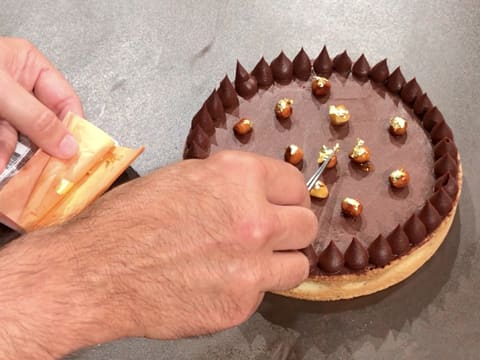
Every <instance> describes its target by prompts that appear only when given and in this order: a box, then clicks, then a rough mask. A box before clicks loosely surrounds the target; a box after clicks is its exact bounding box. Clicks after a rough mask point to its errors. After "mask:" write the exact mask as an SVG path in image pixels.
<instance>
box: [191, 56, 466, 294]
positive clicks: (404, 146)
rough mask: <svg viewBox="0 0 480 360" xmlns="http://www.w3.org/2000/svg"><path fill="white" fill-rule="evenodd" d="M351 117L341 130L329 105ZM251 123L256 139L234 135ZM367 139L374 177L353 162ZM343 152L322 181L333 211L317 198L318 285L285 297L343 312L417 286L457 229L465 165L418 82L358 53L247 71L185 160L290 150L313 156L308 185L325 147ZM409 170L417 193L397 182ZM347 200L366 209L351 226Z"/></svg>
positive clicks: (201, 116) (212, 112) (197, 132)
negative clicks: (336, 306) (394, 130)
mask: <svg viewBox="0 0 480 360" xmlns="http://www.w3.org/2000/svg"><path fill="white" fill-rule="evenodd" d="M313 76H322V77H325V78H328V79H329V81H330V85H331V88H330V93H329V94H328V95H325V96H315V95H314V94H313V93H312V87H311V82H312V77H313ZM282 98H288V99H292V100H293V113H292V115H291V116H290V118H289V119H287V120H285V121H279V120H278V119H277V118H276V116H275V113H274V108H275V105H276V103H277V101H278V100H280V99H282ZM339 104H342V105H344V106H345V107H346V108H347V109H348V110H349V112H350V115H351V118H350V120H349V121H348V122H347V123H346V124H344V125H340V126H334V125H331V123H330V120H329V114H328V111H329V106H330V105H339ZM395 116H399V117H402V118H404V119H406V120H407V122H408V131H407V133H406V134H405V135H402V136H395V135H392V134H391V133H390V132H389V120H390V119H391V118H392V117H395ZM243 117H247V118H249V119H251V120H252V121H253V124H254V126H253V131H252V132H250V133H248V134H247V135H242V136H239V135H237V134H235V133H234V131H233V130H232V129H233V126H234V124H235V123H236V122H237V121H238V120H239V119H240V118H243ZM357 138H361V139H362V140H364V141H365V143H366V144H367V145H368V147H369V148H370V152H371V159H370V161H369V163H368V166H367V167H365V166H360V165H358V164H356V163H354V162H352V161H351V160H350V159H349V157H348V154H349V152H350V151H351V149H352V148H353V146H354V145H355V143H356V140H357ZM335 143H338V144H339V145H340V147H341V149H342V151H341V152H340V153H339V154H337V159H338V163H337V165H336V167H334V168H332V169H327V170H326V171H325V172H324V173H323V175H322V181H323V182H325V184H327V186H328V188H329V193H330V194H329V197H328V198H327V199H323V200H321V199H316V198H312V209H313V211H314V212H315V213H316V214H317V216H318V219H319V233H318V236H317V239H316V240H315V241H314V243H313V244H312V245H311V246H310V247H309V248H307V249H304V253H305V254H306V255H307V257H308V258H309V261H310V264H311V267H310V276H309V278H308V280H307V281H305V282H304V283H302V284H301V285H299V286H298V287H296V288H295V289H291V290H289V291H285V292H281V294H283V295H286V296H291V297H297V298H302V299H309V300H336V299H347V298H353V297H357V296H361V295H367V294H371V293H374V292H376V291H379V290H382V289H385V288H387V287H389V286H392V285H394V284H396V283H398V282H400V281H402V280H403V279H405V278H407V277H408V276H410V275H411V274H413V273H414V272H415V271H416V270H417V269H418V268H419V267H421V266H422V265H423V264H424V263H425V262H426V261H427V260H428V259H429V258H430V257H431V256H432V255H433V254H434V253H435V251H436V250H437V249H438V247H439V246H440V245H441V243H442V241H443V240H444V238H445V237H446V234H447V232H448V230H449V228H450V226H451V224H452V221H453V218H454V215H455V211H456V208H457V204H458V199H459V196H460V191H461V187H462V170H461V165H460V157H459V154H458V150H457V147H456V145H455V141H454V138H453V133H452V130H451V129H450V127H449V126H448V124H447V123H446V121H445V119H444V117H443V115H442V113H441V112H440V110H438V108H437V107H435V106H434V105H433V104H432V103H431V101H430V99H429V98H428V95H427V94H426V93H424V92H423V91H422V89H421V88H420V86H419V84H418V83H417V81H416V79H415V78H413V79H411V80H408V81H407V80H406V79H405V78H404V76H403V74H402V72H401V70H400V68H396V69H395V70H394V71H393V72H390V70H389V68H388V64H387V60H386V59H384V60H382V61H380V62H378V63H377V64H376V65H374V66H370V65H369V63H368V61H367V59H366V58H365V56H364V55H362V56H360V58H359V59H358V60H357V61H355V62H352V60H351V59H350V57H349V56H348V54H347V52H346V51H345V52H343V53H341V54H339V55H337V56H335V57H334V58H333V59H332V58H331V57H330V55H329V54H328V51H327V49H326V47H324V48H323V49H322V51H321V52H320V53H319V55H318V57H317V58H315V59H313V60H311V59H310V57H309V56H308V55H307V54H306V53H305V51H304V50H303V49H302V50H300V52H299V53H298V54H297V55H296V56H295V58H294V59H293V61H292V60H290V59H289V58H288V57H287V56H286V55H285V54H284V53H283V52H282V53H281V54H280V55H279V56H278V57H277V58H275V59H274V60H273V61H272V62H271V63H270V64H268V63H267V62H266V61H265V59H264V58H262V59H261V60H260V61H259V62H258V64H257V65H256V66H255V68H254V69H253V70H252V71H251V72H250V73H249V72H248V71H247V70H245V68H244V67H243V66H242V65H241V64H240V63H237V69H236V76H235V80H234V82H233V83H232V82H231V81H230V80H229V78H228V76H225V78H224V79H223V80H222V81H221V83H220V85H219V87H218V89H215V90H213V92H212V93H211V95H210V96H209V97H208V99H207V100H206V101H205V103H204V104H203V105H202V107H201V108H200V110H199V111H198V113H197V114H196V115H195V116H194V117H193V120H192V125H191V128H190V132H189V134H188V136H187V139H186V143H185V148H184V158H185V159H191V158H196V159H204V158H206V157H208V156H209V155H210V154H213V153H216V152H219V151H221V150H225V149H233V150H242V151H250V152H254V153H258V154H262V155H265V156H270V157H274V158H278V159H283V155H284V151H285V148H286V146H288V145H289V144H296V145H297V146H300V147H301V148H302V149H303V151H304V159H303V162H302V164H301V171H302V173H303V174H304V176H305V179H308V178H309V177H310V176H311V175H312V174H313V173H314V172H315V170H316V169H317V167H318V162H317V158H318V152H319V150H320V148H321V147H322V145H327V146H329V147H332V146H333V145H334V144H335ZM399 168H405V169H406V170H408V173H409V174H410V183H409V184H408V186H407V187H405V188H402V189H396V188H393V187H392V186H390V184H389V179H388V178H389V174H390V173H391V172H392V171H393V170H395V169H399ZM345 197H352V198H355V199H358V200H359V201H360V202H361V203H362V205H363V208H364V210H363V213H362V214H361V216H359V217H356V218H351V217H346V216H344V215H343V214H342V212H341V210H340V209H341V208H340V204H341V201H342V199H344V198H345Z"/></svg>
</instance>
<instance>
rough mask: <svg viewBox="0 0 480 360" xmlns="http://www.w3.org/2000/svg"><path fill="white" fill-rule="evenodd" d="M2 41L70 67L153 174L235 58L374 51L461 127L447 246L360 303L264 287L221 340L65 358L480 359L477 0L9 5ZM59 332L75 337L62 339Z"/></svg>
mask: <svg viewBox="0 0 480 360" xmlns="http://www.w3.org/2000/svg"><path fill="white" fill-rule="evenodd" d="M0 4H1V10H0V34H1V35H4V36H16V37H23V38H27V39H29V40H30V41H32V42H33V43H34V44H36V45H37V46H38V47H39V49H40V50H41V51H42V52H44V53H45V54H46V56H47V57H48V58H49V59H51V61H52V62H53V63H55V64H56V65H57V66H58V68H59V69H60V70H61V71H62V72H63V73H64V74H65V75H66V77H67V78H68V80H69V81H70V82H71V83H72V85H73V87H74V88H75V89H76V91H77V92H78V94H79V95H80V97H81V99H82V101H83V104H84V107H85V116H86V117H87V118H88V119H89V120H90V121H92V122H93V123H95V124H96V125H98V126H99V127H101V128H103V129H104V130H105V131H107V132H108V133H109V134H111V135H112V136H113V137H114V138H115V139H116V140H118V141H119V142H120V143H121V144H123V145H125V146H130V147H136V146H139V145H145V146H146V151H145V153H144V154H143V155H142V156H141V157H140V158H139V159H138V160H137V161H136V162H135V164H134V168H135V169H136V170H138V171H139V172H140V173H141V174H142V175H145V174H147V173H148V172H149V171H152V170H154V169H156V168H159V167H162V166H164V165H166V164H169V163H172V162H175V161H178V160H180V159H181V155H182V148H183V140H184V138H185V136H186V133H187V131H188V129H189V126H190V120H191V118H192V116H193V115H194V114H195V113H196V111H197V110H198V109H199V108H200V106H201V104H202V102H203V101H204V100H205V99H206V98H207V96H208V95H209V94H210V92H211V91H212V89H213V88H214V87H216V86H217V85H218V83H219V81H220V80H221V79H222V78H223V76H224V75H225V73H228V74H229V75H230V78H233V76H234V70H235V64H236V60H237V59H239V60H240V61H241V63H242V64H243V65H244V66H245V68H247V69H249V70H251V69H252V68H253V66H254V65H255V64H256V63H257V61H258V60H259V59H260V57H261V56H262V55H264V56H265V58H266V59H267V61H271V60H272V59H273V58H274V57H276V56H277V55H278V54H279V52H280V50H282V49H283V50H284V51H285V53H286V54H287V55H288V56H289V57H290V58H293V57H294V56H295V55H296V53H297V52H298V50H299V49H300V47H301V46H303V47H304V48H305V50H306V51H307V53H308V54H309V55H310V56H311V57H316V56H317V54H318V53H319V51H320V50H321V48H322V47H323V45H324V44H326V45H327V47H328V49H329V52H330V54H331V55H335V54H337V53H339V52H341V51H343V50H344V49H347V50H348V52H349V55H350V56H351V58H352V59H354V60H355V59H357V57H358V56H359V55H360V54H361V53H362V52H363V53H365V55H366V56H367V59H368V60H369V61H370V63H371V64H374V63H376V62H378V61H379V60H381V59H383V58H385V57H386V58H388V61H389V68H390V70H393V69H394V68H395V67H396V66H398V65H401V66H402V71H403V73H404V75H405V77H406V78H407V79H410V78H411V77H412V76H416V78H417V80H418V83H419V84H420V86H421V87H422V89H423V90H424V91H427V92H428V95H429V97H430V99H431V100H432V102H433V103H434V104H435V105H437V106H438V107H439V109H440V110H441V111H442V113H443V114H444V116H445V118H446V119H447V121H448V123H449V124H450V126H451V127H452V129H453V131H454V134H455V138H456V141H457V144H458V147H459V150H460V154H461V156H462V163H463V171H464V182H463V193H462V197H461V202H460V205H459V209H458V212H457V216H456V219H455V221H454V224H453V227H452V229H451V231H450V234H449V235H448V237H447V239H446V241H445V243H444V244H443V245H442V247H441V248H440V249H439V251H438V253H437V254H436V255H435V256H434V257H433V258H432V259H431V260H430V261H429V262H428V263H427V264H426V265H425V266H424V267H423V268H421V269H420V270H419V271H418V272H417V273H416V274H414V275H413V276H412V277H411V278H409V279H408V280H406V281H404V282H403V283H401V284H399V285H397V286H394V287H393V288H391V289H389V290H386V291H383V292H380V293H378V294H375V295H372V296H367V297H363V298H359V299H356V300H353V301H339V302H332V303H313V302H304V301H297V300H292V299H287V298H283V297H280V296H274V295H267V296H266V297H265V300H264V302H263V303H262V305H261V306H260V308H259V309H258V311H257V312H256V313H255V314H254V315H253V316H252V317H251V318H250V319H249V320H248V321H247V322H246V323H244V324H242V325H241V326H239V327H237V328H234V329H230V330H227V331H224V332H221V333H218V334H215V335H212V336H206V337H200V338H194V339H186V340H178V341H155V340H146V339H126V340H120V341H116V342H113V343H109V344H104V345H99V346H96V347H93V348H91V349H86V350H82V351H79V352H78V353H76V354H72V355H70V356H69V357H68V358H70V359H75V360H94V359H96V360H99V359H118V360H123V359H125V360H126V359H152V360H153V359H209V360H215V359H305V360H306V359H309V360H310V359H312V360H313V359H350V358H353V359H476V358H478V356H479V355H478V353H479V351H480V330H479V328H480V327H479V324H480V309H479V307H480V291H479V290H478V289H479V288H480V247H479V240H480V239H479V228H478V227H477V221H476V219H477V218H479V217H480V171H479V166H480V161H479V157H480V155H479V154H480V144H479V141H478V137H479V135H480V121H479V117H480V100H479V99H480V75H479V74H480V71H479V69H478V67H479V65H480V62H479V55H480V42H479V39H480V6H479V5H480V4H479V2H478V0H461V1H454V0H447V1H441V2H440V1H434V0H428V1H413V0H412V1H387V0H384V1H375V2H373V1H366V0H362V1H352V2H350V1H337V2H334V1H157V0H149V1H127V0H117V1H98V0H96V1H90V0H85V1H80V0H77V1H65V0H63V1H52V0H44V1H35V2H34V1H25V0H2V1H1V2H0ZM58 335H59V336H62V334H58Z"/></svg>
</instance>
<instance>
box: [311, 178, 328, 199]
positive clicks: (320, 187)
mask: <svg viewBox="0 0 480 360" xmlns="http://www.w3.org/2000/svg"><path fill="white" fill-rule="evenodd" d="M310 196H313V197H316V198H319V199H326V198H327V197H328V187H327V185H325V184H324V183H323V182H322V181H320V180H317V182H316V183H315V185H314V186H313V188H312V190H310Z"/></svg>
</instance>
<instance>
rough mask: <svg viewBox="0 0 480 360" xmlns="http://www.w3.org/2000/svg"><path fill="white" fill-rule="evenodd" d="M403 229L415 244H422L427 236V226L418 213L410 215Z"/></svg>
mask: <svg viewBox="0 0 480 360" xmlns="http://www.w3.org/2000/svg"><path fill="white" fill-rule="evenodd" d="M403 231H404V232H405V235H407V237H408V240H410V242H411V243H412V244H414V245H417V244H420V243H421V242H422V241H423V240H424V239H425V237H426V236H427V228H426V227H425V225H424V224H423V222H422V221H421V220H420V218H419V217H418V216H417V214H413V215H412V216H410V218H409V219H408V220H407V222H406V223H405V224H404V225H403Z"/></svg>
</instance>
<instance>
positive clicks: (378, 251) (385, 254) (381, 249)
mask: <svg viewBox="0 0 480 360" xmlns="http://www.w3.org/2000/svg"><path fill="white" fill-rule="evenodd" d="M368 254H369V255H370V262H371V263H372V264H374V265H376V266H377V267H383V266H385V265H387V264H388V263H389V262H390V261H392V259H393V252H392V248H391V246H390V244H389V243H388V241H387V239H385V238H384V237H383V236H382V235H379V236H378V237H377V238H376V239H375V240H374V241H373V243H372V244H371V245H370V247H369V248H368Z"/></svg>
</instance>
